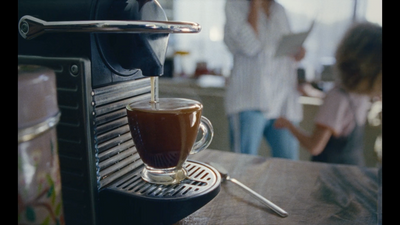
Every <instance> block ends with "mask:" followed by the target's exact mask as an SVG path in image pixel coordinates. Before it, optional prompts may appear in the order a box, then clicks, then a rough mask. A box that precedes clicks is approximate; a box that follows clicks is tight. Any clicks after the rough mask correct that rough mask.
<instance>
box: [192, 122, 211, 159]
mask: <svg viewBox="0 0 400 225" xmlns="http://www.w3.org/2000/svg"><path fill="white" fill-rule="evenodd" d="M199 128H200V130H201V131H202V133H203V135H202V137H201V139H200V140H198V141H196V142H195V143H194V145H193V148H192V150H191V151H190V154H191V155H193V154H196V153H198V152H200V151H201V150H203V149H206V148H207V147H208V146H209V145H210V144H211V141H212V139H213V137H214V128H213V126H212V124H211V122H210V120H208V119H207V118H206V117H204V116H201V120H200V125H199Z"/></svg>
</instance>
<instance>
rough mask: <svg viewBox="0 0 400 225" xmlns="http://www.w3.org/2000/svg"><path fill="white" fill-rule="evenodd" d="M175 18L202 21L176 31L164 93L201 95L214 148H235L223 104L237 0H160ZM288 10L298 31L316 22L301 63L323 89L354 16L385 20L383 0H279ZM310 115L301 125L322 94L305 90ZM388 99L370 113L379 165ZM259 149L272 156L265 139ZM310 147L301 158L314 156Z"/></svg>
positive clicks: (372, 156)
mask: <svg viewBox="0 0 400 225" xmlns="http://www.w3.org/2000/svg"><path fill="white" fill-rule="evenodd" d="M158 1H159V3H160V4H161V5H162V7H163V8H164V10H165V12H166V14H167V17H168V19H169V20H171V21H174V20H175V21H193V22H197V23H199V24H200V25H201V26H202V30H201V32H200V33H198V34H179V35H175V34H171V35H170V38H169V42H170V43H169V45H168V50H167V58H166V62H165V67H164V75H163V76H162V77H161V79H160V80H159V89H160V97H185V98H192V99H197V100H199V101H201V102H202V103H203V105H204V112H203V114H204V115H205V116H206V117H207V118H209V119H210V120H211V122H212V123H213V125H214V129H215V137H214V139H213V142H212V143H211V145H210V148H211V149H217V150H223V151H229V138H228V133H229V132H228V122H227V119H226V116H225V112H224V108H223V97H224V93H225V89H224V86H225V81H226V79H228V78H229V76H230V70H231V68H232V65H233V64H232V63H233V58H232V55H231V53H230V52H229V51H228V49H227V47H226V46H225V44H224V42H223V37H224V33H223V28H224V24H225V11H224V7H225V3H226V1H235V0H158ZM276 1H277V2H279V3H280V4H282V5H283V6H284V7H285V8H286V11H287V15H288V17H289V22H290V25H291V29H292V31H293V32H295V33H296V32H303V31H306V30H308V29H309V27H310V25H311V24H312V22H313V21H315V24H314V27H313V29H312V31H311V33H310V34H309V36H308V37H307V39H306V41H305V43H304V47H305V48H306V50H307V53H306V57H305V58H304V59H303V60H302V61H301V63H300V64H299V66H298V69H297V72H298V73H297V74H298V80H299V83H300V82H306V83H309V84H311V85H312V87H314V88H316V89H319V90H321V91H323V92H326V91H328V90H329V88H330V87H332V84H333V79H334V78H333V74H332V70H331V69H332V68H331V66H332V65H333V64H334V63H335V59H334V51H335V49H336V46H337V44H338V42H339V41H340V38H341V37H342V36H343V35H344V32H345V31H346V30H347V28H348V27H349V26H350V25H351V24H352V23H353V22H354V21H363V20H367V21H370V22H374V23H378V24H380V25H382V0H324V1H321V0H301V1H298V0H276ZM300 101H301V103H302V104H303V110H304V119H303V121H302V122H301V123H300V126H301V127H303V128H304V129H305V130H308V131H312V130H313V125H312V124H313V122H312V121H313V118H314V115H315V113H316V112H317V110H318V107H319V105H320V104H321V103H322V99H321V98H318V97H315V96H314V97H312V96H311V97H310V96H302V97H301V99H300ZM381 116H382V102H381V101H377V102H374V103H373V106H372V108H371V110H370V113H369V115H368V122H367V126H366V128H365V129H366V137H365V157H366V161H367V165H368V166H376V165H377V163H378V162H379V161H380V157H381V155H382V149H381V144H380V143H381V132H382V130H381V129H382V124H381ZM259 155H262V156H269V147H268V144H267V143H266V142H265V141H264V140H263V143H261V146H260V149H259ZM309 158H310V155H309V154H308V152H307V151H306V150H304V149H302V150H301V151H300V159H301V160H309Z"/></svg>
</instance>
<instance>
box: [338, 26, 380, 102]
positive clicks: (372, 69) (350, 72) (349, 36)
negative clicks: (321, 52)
mask: <svg viewBox="0 0 400 225" xmlns="http://www.w3.org/2000/svg"><path fill="white" fill-rule="evenodd" d="M335 57H336V69H337V70H338V75H339V77H338V78H339V80H340V82H341V85H342V86H343V88H345V89H347V90H348V91H350V92H359V93H362V94H369V93H364V92H368V90H370V89H372V87H373V85H374V83H375V81H376V80H377V77H378V76H379V75H380V74H381V73H382V27H381V26H379V25H377V24H373V23H370V22H359V23H356V24H354V25H353V26H352V27H350V29H349V30H348V31H347V32H346V34H345V35H344V37H343V39H342V40H341V42H340V43H339V46H338V48H337V50H336V55H335ZM364 80H366V81H367V85H368V90H359V89H358V88H359V84H360V82H361V81H364Z"/></svg>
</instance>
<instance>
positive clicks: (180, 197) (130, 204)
mask: <svg viewBox="0 0 400 225" xmlns="http://www.w3.org/2000/svg"><path fill="white" fill-rule="evenodd" d="M184 166H185V167H186V169H187V171H188V178H187V179H185V180H183V181H181V182H180V183H179V184H174V185H162V184H151V183H148V182H146V181H144V180H143V179H142V178H141V176H140V173H141V171H142V168H143V167H139V168H137V169H135V170H134V171H132V172H130V173H128V174H126V175H125V176H123V177H122V178H121V179H119V180H118V181H115V182H113V184H112V185H110V186H108V187H106V188H105V189H104V190H102V191H100V210H101V215H103V218H102V222H104V224H129V223H140V224H173V223H175V222H177V221H179V220H181V219H183V218H185V217H186V216H188V215H190V214H192V213H193V212H195V211H196V210H198V209H199V208H201V207H202V206H204V205H205V204H207V203H208V202H209V201H211V200H212V199H213V198H214V197H215V196H216V195H217V194H218V193H219V191H220V184H221V175H220V174H219V173H218V171H217V170H216V169H214V168H213V167H211V166H210V165H208V164H205V163H202V162H198V161H193V160H187V162H186V163H185V164H184ZM154 212H157V216H154ZM108 215H114V216H113V217H112V218H111V217H108ZM116 215H117V216H116Z"/></svg>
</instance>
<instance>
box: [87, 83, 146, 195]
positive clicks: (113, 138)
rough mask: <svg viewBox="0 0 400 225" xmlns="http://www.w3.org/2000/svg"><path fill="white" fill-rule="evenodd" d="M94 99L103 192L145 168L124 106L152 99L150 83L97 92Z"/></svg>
mask: <svg viewBox="0 0 400 225" xmlns="http://www.w3.org/2000/svg"><path fill="white" fill-rule="evenodd" d="M92 95H93V103H92V105H93V107H94V109H93V112H94V125H95V126H94V127H95V133H94V138H95V148H96V158H97V179H98V189H101V188H103V187H105V186H107V185H108V184H110V183H112V182H113V181H115V180H117V179H118V178H120V177H122V176H123V175H125V174H127V173H128V172H130V171H132V170H134V169H135V168H137V167H139V166H141V165H142V164H143V162H142V161H141V159H140V157H139V155H138V153H137V151H136V148H135V146H134V143H133V141H132V137H131V134H130V131H129V125H128V120H127V118H126V111H125V106H126V105H127V104H128V103H129V102H134V101H138V100H142V99H150V79H149V78H142V79H138V80H133V81H127V82H123V83H119V84H115V85H110V86H106V87H102V88H97V89H94V90H93V92H92Z"/></svg>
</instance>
